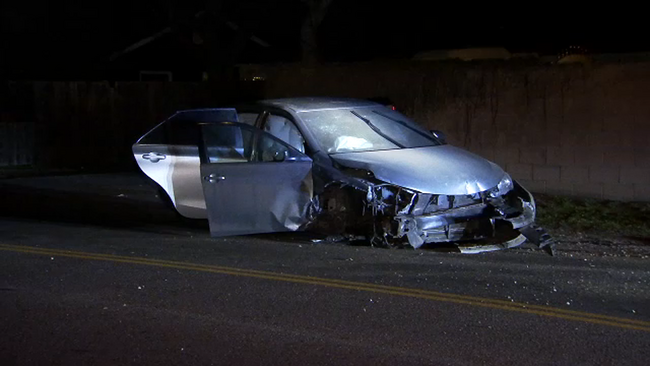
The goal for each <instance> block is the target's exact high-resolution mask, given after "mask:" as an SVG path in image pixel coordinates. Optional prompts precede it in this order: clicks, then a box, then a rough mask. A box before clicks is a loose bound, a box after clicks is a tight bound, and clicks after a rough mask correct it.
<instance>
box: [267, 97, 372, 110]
mask: <svg viewBox="0 0 650 366" xmlns="http://www.w3.org/2000/svg"><path fill="white" fill-rule="evenodd" d="M259 103H260V104H266V105H272V106H275V107H281V108H283V109H287V108H288V109H292V110H293V111H294V112H298V113H300V112H309V111H319V110H332V109H350V108H359V107H371V106H377V105H381V104H378V103H375V102H371V101H369V100H363V99H352V98H330V97H298V98H281V99H266V100H261V101H259Z"/></svg>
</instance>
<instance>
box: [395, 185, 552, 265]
mask: <svg viewBox="0 0 650 366" xmlns="http://www.w3.org/2000/svg"><path fill="white" fill-rule="evenodd" d="M535 214H536V206H535V201H534V199H533V197H532V195H531V194H530V193H529V192H528V191H526V190H525V189H524V188H523V187H521V186H519V185H517V186H516V187H515V189H514V190H513V191H511V192H510V193H508V196H507V197H505V196H504V197H503V198H499V199H496V200H493V201H483V202H480V203H475V204H471V205H467V206H462V207H457V208H453V209H448V210H444V211H440V212H433V213H430V214H424V215H412V214H401V215H396V216H395V217H394V218H395V220H396V221H397V232H396V234H397V235H396V236H397V237H406V238H407V239H408V242H409V244H410V245H411V246H412V247H414V248H420V247H421V246H422V245H424V244H431V243H456V244H457V247H458V249H459V250H460V251H461V252H463V253H480V252H486V251H494V250H500V249H507V248H513V247H517V246H519V245H521V244H523V243H524V242H525V241H526V239H528V240H530V241H532V242H533V243H535V244H537V245H538V246H539V247H540V248H545V247H548V249H549V250H550V251H551V254H552V252H553V251H554V244H553V242H552V240H551V239H550V237H549V236H548V234H546V233H545V232H544V231H543V229H541V228H539V227H537V226H536V225H535V224H534V222H535Z"/></svg>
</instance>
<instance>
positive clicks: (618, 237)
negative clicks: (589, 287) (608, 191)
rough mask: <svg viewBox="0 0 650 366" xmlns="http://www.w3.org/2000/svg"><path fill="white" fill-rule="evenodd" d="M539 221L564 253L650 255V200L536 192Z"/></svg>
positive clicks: (626, 255) (641, 256)
mask: <svg viewBox="0 0 650 366" xmlns="http://www.w3.org/2000/svg"><path fill="white" fill-rule="evenodd" d="M535 199H536V201H537V207H538V214H537V222H538V223H539V224H540V225H541V226H543V227H544V228H546V229H547V231H548V232H549V233H550V234H551V235H552V236H553V238H554V239H555V241H556V242H557V249H558V252H559V254H560V255H570V256H575V255H587V256H624V257H639V258H649V257H650V203H643V202H617V201H605V200H592V199H579V198H568V197H561V196H552V195H542V194H536V195H535Z"/></svg>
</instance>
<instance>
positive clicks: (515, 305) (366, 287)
mask: <svg viewBox="0 0 650 366" xmlns="http://www.w3.org/2000/svg"><path fill="white" fill-rule="evenodd" d="M0 250H4V251H12V252H20V253H28V254H37V255H46V256H62V257H69V258H79V259H89V260H101V261H111V262H119V263H129V264H139V265H149V266H157V267H165V268H175V269H182V270H190V271H200V272H209V273H219V274H226V275H232V276H244V277H254V278H260V279H266V280H273V281H283V282H293V283H301V284H310V285H318V286H326V287H332V288H339V289H348V290H355V291H366V292H373V293H381V294H387V295H396V296H405V297H413V298H419V299H426V300H433V301H444V302H451V303H456V304H464V305H472V306H480V307H486V308H492V309H499V310H507V311H516V312H521V313H527V314H535V315H540V316H548V317H554V318H561V319H565V320H573V321H581V322H587V323H592V324H600V325H607V326H612V327H618V328H626V329H634V330H641V331H646V332H650V322H647V321H642V320H635V319H627V318H620V317H614V316H609V315H602V314H593V313H587V312H582V311H576V310H568V309H560V308H554V307H550V306H543V305H531V304H525V303H520V302H511V301H505V300H497V299H489V298H483V297H478V296H468V295H456V294H450V293H443V292H436V291H429V290H422V289H415V288H405V287H396V286H385V285H376V284H372V283H363V282H354V281H345V280H337V279H328V278H320V277H311V276H302V275H292V274H285V273H276V272H270V271H258V270H250V269H242V268H234V267H224V266H215V265H207V264H199V263H188V262H177V261H168V260H161V259H150V258H142V257H130V256H120V255H112V254H100V253H87V252H80V251H71V250H60V249H47V248H37V247H29V246H18V245H8V244H0Z"/></svg>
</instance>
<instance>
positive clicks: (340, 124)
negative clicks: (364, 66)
mask: <svg viewBox="0 0 650 366" xmlns="http://www.w3.org/2000/svg"><path fill="white" fill-rule="evenodd" d="M133 154H134V156H135V159H136V161H137V163H138V165H139V167H140V168H141V169H142V171H143V172H144V173H145V174H146V175H147V176H149V177H150V178H151V179H153V180H154V181H155V182H156V183H157V184H158V185H160V187H161V188H162V189H163V190H164V191H165V192H166V194H167V195H168V196H169V198H170V200H171V202H172V203H173V204H174V207H175V208H176V210H177V211H178V212H179V213H180V214H181V215H183V216H185V217H188V218H198V219H200V218H203V219H205V218H207V219H208V221H209V224H210V231H211V234H212V235H213V236H227V235H241V234H253V233H268V232H280V231H297V230H313V231H316V232H320V233H325V234H332V235H334V234H338V235H341V234H342V235H346V236H349V237H365V238H367V240H369V241H370V242H371V243H372V244H373V245H375V246H382V247H401V246H411V247H413V248H420V247H422V246H427V247H432V248H434V247H445V248H450V247H451V248H453V249H456V250H460V251H461V252H465V253H477V252H482V251H490V250H497V249H504V248H511V247H516V246H519V245H521V244H522V243H523V242H525V241H526V239H528V240H530V241H531V242H534V243H536V244H537V245H539V246H540V247H543V248H546V249H548V250H549V251H552V248H553V244H552V240H551V239H550V238H549V237H548V234H546V233H545V232H544V231H543V230H542V229H541V228H539V227H537V226H536V225H535V224H534V221H535V210H536V207H535V201H534V199H533V197H532V195H531V194H530V193H529V192H528V191H527V190H526V189H524V188H523V187H522V186H521V185H519V184H518V183H517V182H516V181H514V180H513V179H512V178H511V177H510V176H509V175H508V174H507V173H506V172H504V171H503V169H501V168H500V167H499V166H497V165H496V164H494V163H492V162H490V161H488V160H486V159H484V158H481V157H479V156H477V155H475V154H472V153H470V152H468V151H465V150H463V149H460V148H457V147H454V146H451V145H449V144H447V143H446V142H445V139H444V135H443V134H442V133H441V132H439V131H427V130H425V129H423V128H422V127H421V126H420V125H418V124H417V123H416V122H414V121H412V120H411V119H409V118H408V117H406V116H404V115H403V114H401V113H399V112H397V111H395V110H394V108H390V107H387V106H385V105H382V104H378V103H374V102H370V101H366V100H355V99H340V98H289V99H275V100H264V101H260V102H258V103H255V104H252V105H246V106H242V107H238V108H236V109H228V108H217V109H200V110H187V111H180V112H177V113H176V114H174V115H173V116H171V117H170V118H169V119H167V120H166V121H164V122H162V123H161V124H159V125H158V126H156V127H155V128H154V129H152V130H151V131H150V132H148V133H147V134H145V135H144V136H143V137H142V138H140V139H139V140H138V142H137V143H135V144H134V145H133Z"/></svg>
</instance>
